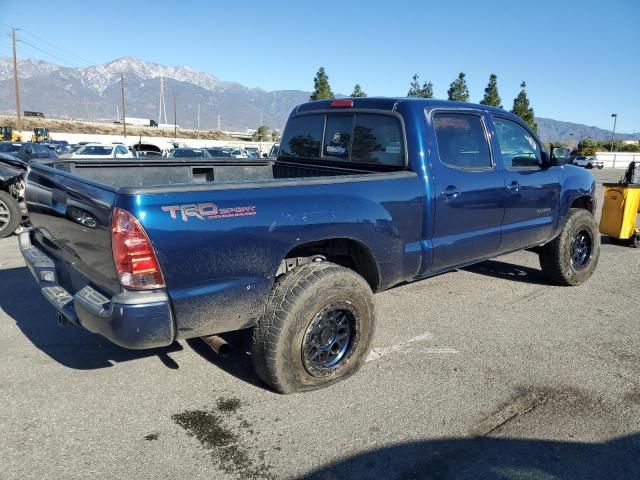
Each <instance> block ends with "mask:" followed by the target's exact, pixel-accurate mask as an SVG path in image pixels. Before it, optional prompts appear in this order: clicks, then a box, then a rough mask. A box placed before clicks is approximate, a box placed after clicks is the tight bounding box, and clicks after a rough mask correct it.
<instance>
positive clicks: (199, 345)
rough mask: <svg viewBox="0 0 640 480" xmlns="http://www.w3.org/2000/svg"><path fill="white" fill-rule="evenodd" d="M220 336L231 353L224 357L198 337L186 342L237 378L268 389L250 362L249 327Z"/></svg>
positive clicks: (203, 356) (205, 357) (202, 355)
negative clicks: (229, 347) (227, 344)
mask: <svg viewBox="0 0 640 480" xmlns="http://www.w3.org/2000/svg"><path fill="white" fill-rule="evenodd" d="M220 336H221V337H222V338H224V339H225V340H226V341H227V342H228V343H229V345H231V353H229V355H227V356H226V357H221V356H220V355H218V354H217V353H215V352H214V351H213V350H212V349H211V348H210V347H209V346H208V345H207V344H206V343H204V342H203V341H202V340H200V339H199V338H191V339H188V340H187V341H186V342H187V345H189V346H190V347H191V348H192V349H193V351H194V352H196V353H197V354H198V355H200V356H201V357H202V358H204V359H205V360H206V361H208V362H210V363H212V364H213V365H215V366H216V367H218V368H219V369H221V370H223V371H225V372H227V373H228V374H229V375H233V376H234V377H236V378H237V379H238V380H242V381H244V382H247V383H248V384H250V385H253V386H254V387H259V388H262V389H265V390H268V387H267V386H266V385H265V384H264V383H263V382H262V380H260V377H258V375H257V374H256V372H255V369H254V368H253V365H252V364H251V356H250V353H249V352H250V351H251V329H246V330H238V331H237V332H229V333H225V334H222V335H220Z"/></svg>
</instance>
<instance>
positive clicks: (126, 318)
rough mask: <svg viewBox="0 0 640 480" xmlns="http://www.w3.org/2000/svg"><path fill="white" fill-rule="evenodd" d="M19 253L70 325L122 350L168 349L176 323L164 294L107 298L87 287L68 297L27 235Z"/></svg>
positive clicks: (52, 268) (53, 265) (50, 262)
mask: <svg viewBox="0 0 640 480" xmlns="http://www.w3.org/2000/svg"><path fill="white" fill-rule="evenodd" d="M19 239H20V251H21V252H22V256H23V257H24V260H25V263H26V264H27V267H29V270H31V273H32V274H33V276H34V277H35V279H36V281H37V282H38V284H39V285H40V287H41V291H42V294H43V295H44V297H45V298H46V299H47V300H48V301H49V303H51V305H53V307H54V308H55V309H56V310H57V311H58V313H60V314H61V315H62V316H63V317H64V318H66V319H67V320H68V321H70V322H71V323H74V324H76V325H81V326H83V327H84V328H86V329H87V330H89V331H91V332H93V333H99V334H100V335H102V336H104V337H106V338H108V339H109V340H111V341H112V342H113V343H116V344H117V345H120V346H122V347H125V348H131V349H144V348H155V347H163V346H166V345H170V344H171V343H172V342H173V340H174V338H175V322H174V321H173V315H172V312H171V305H170V302H169V297H168V295H167V293H166V292H165V291H162V290H156V291H150V292H132V291H126V292H124V293H119V294H117V295H114V296H113V297H111V298H107V297H105V296H104V295H102V294H101V293H100V292H98V291H97V290H95V289H94V288H92V287H91V286H90V285H89V284H88V283H89V282H88V281H87V285H86V286H85V287H84V288H82V289H80V290H79V291H78V292H77V293H75V294H71V293H69V292H68V291H67V290H65V288H63V287H62V286H61V285H60V284H59V283H58V271H57V268H59V267H57V266H56V263H55V262H54V260H53V259H52V258H51V257H49V256H48V255H47V254H45V253H44V252H43V251H42V250H40V249H38V248H37V247H35V246H33V245H32V243H31V238H30V236H29V232H23V233H21V234H20V237H19Z"/></svg>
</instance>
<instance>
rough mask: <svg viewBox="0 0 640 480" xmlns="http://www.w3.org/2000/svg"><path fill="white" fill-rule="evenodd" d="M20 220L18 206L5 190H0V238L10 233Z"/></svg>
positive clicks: (20, 215)
mask: <svg viewBox="0 0 640 480" xmlns="http://www.w3.org/2000/svg"><path fill="white" fill-rule="evenodd" d="M20 220H22V214H21V213H20V206H19V205H18V202H17V201H16V199H15V198H13V197H12V196H11V195H9V194H8V193H7V192H3V191H0V238H5V237H8V236H9V235H11V234H12V233H13V232H14V231H15V230H16V229H17V228H18V227H19V226H20Z"/></svg>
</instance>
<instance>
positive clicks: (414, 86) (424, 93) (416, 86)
mask: <svg viewBox="0 0 640 480" xmlns="http://www.w3.org/2000/svg"><path fill="white" fill-rule="evenodd" d="M407 97H418V98H433V83H431V82H424V83H423V84H422V86H420V81H419V77H418V74H417V73H416V74H414V75H413V77H412V78H411V83H410V84H409V91H408V92H407Z"/></svg>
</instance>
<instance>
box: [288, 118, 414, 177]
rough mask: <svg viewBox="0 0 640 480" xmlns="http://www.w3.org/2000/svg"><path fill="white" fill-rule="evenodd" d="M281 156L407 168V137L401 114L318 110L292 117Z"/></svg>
mask: <svg viewBox="0 0 640 480" xmlns="http://www.w3.org/2000/svg"><path fill="white" fill-rule="evenodd" d="M279 156H280V157H296V158H302V159H314V160H320V161H323V162H327V163H332V162H340V163H346V162H349V163H352V164H359V165H374V166H375V165H377V166H383V167H404V163H405V162H404V137H403V133H402V126H401V124H400V121H399V120H398V118H397V117H395V116H392V115H385V114H377V113H357V112H355V113H318V114H307V115H300V116H297V117H293V118H291V119H290V120H289V122H288V124H287V128H286V129H285V132H284V135H283V138H282V142H281V144H280V155H279Z"/></svg>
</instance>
